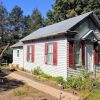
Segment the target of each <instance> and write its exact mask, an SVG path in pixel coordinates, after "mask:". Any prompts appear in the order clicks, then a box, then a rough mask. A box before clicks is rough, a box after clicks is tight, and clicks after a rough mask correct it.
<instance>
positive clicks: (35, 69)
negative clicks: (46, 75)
mask: <svg viewBox="0 0 100 100" xmlns="http://www.w3.org/2000/svg"><path fill="white" fill-rule="evenodd" d="M41 73H42V70H41V69H40V67H36V68H34V71H33V74H34V75H41Z"/></svg>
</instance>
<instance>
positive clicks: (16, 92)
mask: <svg viewBox="0 0 100 100" xmlns="http://www.w3.org/2000/svg"><path fill="white" fill-rule="evenodd" d="M13 93H14V95H15V96H22V95H25V94H26V90H25V89H23V88H21V87H20V88H17V89H15V90H14V92H13Z"/></svg>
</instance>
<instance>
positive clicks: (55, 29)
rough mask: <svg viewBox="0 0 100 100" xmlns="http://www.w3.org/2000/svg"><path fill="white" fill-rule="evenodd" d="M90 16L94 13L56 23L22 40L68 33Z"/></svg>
mask: <svg viewBox="0 0 100 100" xmlns="http://www.w3.org/2000/svg"><path fill="white" fill-rule="evenodd" d="M90 14H92V12H88V13H85V14H82V15H79V16H76V17H73V18H70V19H67V20H64V21H61V22H59V23H55V24H53V25H49V26H46V27H43V28H40V29H38V30H36V31H34V32H32V33H31V34H30V35H28V36H26V37H25V38H23V39H21V41H27V40H34V39H38V38H41V37H47V36H51V35H57V34H58V33H63V32H66V31H68V30H69V29H70V28H72V27H73V26H75V25H76V24H77V23H79V22H80V21H81V20H83V19H84V18H86V17H88V16H89V15H90Z"/></svg>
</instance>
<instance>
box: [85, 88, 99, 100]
mask: <svg viewBox="0 0 100 100" xmlns="http://www.w3.org/2000/svg"><path fill="white" fill-rule="evenodd" d="M86 100H100V89H94V90H93V91H92V92H91V93H90V95H89V96H88V97H87V99H86Z"/></svg>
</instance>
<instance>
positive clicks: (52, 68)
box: [23, 38, 67, 78]
mask: <svg viewBox="0 0 100 100" xmlns="http://www.w3.org/2000/svg"><path fill="white" fill-rule="evenodd" d="M55 41H56V42H57V47H58V48H57V58H58V59H57V62H58V63H57V65H47V64H45V61H44V60H45V43H48V42H49V43H50V42H55ZM32 44H33V45H35V61H34V63H31V62H27V57H26V54H27V53H26V52H27V45H32ZM66 48H67V39H65V38H61V39H52V40H48V41H38V42H35V43H31V44H24V46H23V49H24V68H25V69H27V70H30V71H32V70H33V69H34V68H35V67H37V66H39V67H40V68H41V69H42V71H43V72H45V73H47V74H49V75H52V76H63V77H64V78H66V77H67V49H66Z"/></svg>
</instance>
